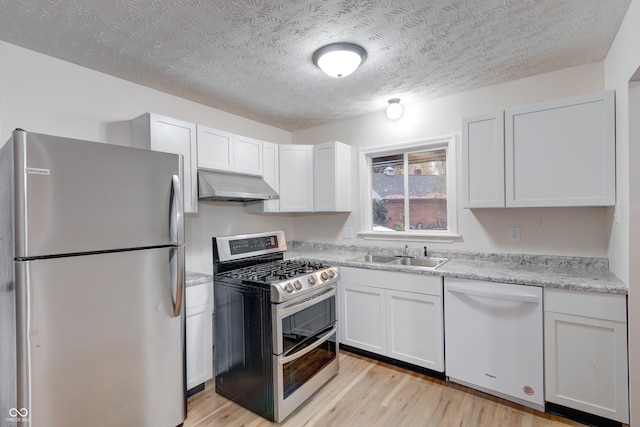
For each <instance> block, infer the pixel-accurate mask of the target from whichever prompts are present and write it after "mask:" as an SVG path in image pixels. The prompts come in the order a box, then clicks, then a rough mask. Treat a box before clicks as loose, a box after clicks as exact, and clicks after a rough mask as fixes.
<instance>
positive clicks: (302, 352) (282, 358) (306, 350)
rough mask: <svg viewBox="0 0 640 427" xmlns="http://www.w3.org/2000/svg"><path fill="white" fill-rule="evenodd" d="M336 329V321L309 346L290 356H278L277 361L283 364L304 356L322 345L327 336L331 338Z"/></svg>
mask: <svg viewBox="0 0 640 427" xmlns="http://www.w3.org/2000/svg"><path fill="white" fill-rule="evenodd" d="M337 331H338V324H337V323H336V324H335V325H333V328H331V329H330V330H329V332H327V333H326V334H324V335H323V336H322V337H321V338H319V339H318V340H317V341H316V342H314V343H313V344H311V345H310V346H309V347H305V348H304V349H303V350H300V351H299V352H297V353H294V354H292V355H290V356H286V357H285V356H280V357H279V358H278V359H279V363H280V364H281V365H284V364H286V363H289V362H291V361H293V360H296V359H299V358H301V357H302V356H304V355H305V354H307V353H309V352H311V351H313V350H315V349H316V348H318V347H320V345H322V344H323V343H324V342H326V341H327V340H328V339H329V338H331V336H332V335H334V334H335V333H336V332H337Z"/></svg>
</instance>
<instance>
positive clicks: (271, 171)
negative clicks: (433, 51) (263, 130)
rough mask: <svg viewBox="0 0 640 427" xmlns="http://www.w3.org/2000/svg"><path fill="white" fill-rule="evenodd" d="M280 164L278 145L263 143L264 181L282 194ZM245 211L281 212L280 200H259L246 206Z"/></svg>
mask: <svg viewBox="0 0 640 427" xmlns="http://www.w3.org/2000/svg"><path fill="white" fill-rule="evenodd" d="M279 164H280V158H279V151H278V144H272V143H270V142H263V143H262V169H263V170H262V172H263V173H262V179H264V182H266V183H267V184H269V186H270V187H271V188H273V189H274V190H275V191H276V193H278V194H280V169H279V167H278V165H279ZM244 210H245V211H246V212H250V213H272V212H280V200H278V199H275V200H259V201H252V202H247V203H245V204H244Z"/></svg>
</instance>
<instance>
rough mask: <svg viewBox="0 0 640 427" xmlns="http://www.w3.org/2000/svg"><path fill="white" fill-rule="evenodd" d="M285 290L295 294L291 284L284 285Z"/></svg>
mask: <svg viewBox="0 0 640 427" xmlns="http://www.w3.org/2000/svg"><path fill="white" fill-rule="evenodd" d="M284 290H285V291H287V292H288V293H291V292H293V286H292V285H291V282H289V283H287V284H286V285H284Z"/></svg>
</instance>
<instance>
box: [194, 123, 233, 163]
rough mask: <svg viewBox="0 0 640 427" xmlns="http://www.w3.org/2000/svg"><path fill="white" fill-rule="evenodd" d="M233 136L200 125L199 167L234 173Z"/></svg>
mask: <svg viewBox="0 0 640 427" xmlns="http://www.w3.org/2000/svg"><path fill="white" fill-rule="evenodd" d="M233 154H234V150H233V134H232V133H229V132H224V131H221V130H218V129H213V128H210V127H206V126H202V125H198V167H199V168H203V169H214V170H219V171H228V172H233Z"/></svg>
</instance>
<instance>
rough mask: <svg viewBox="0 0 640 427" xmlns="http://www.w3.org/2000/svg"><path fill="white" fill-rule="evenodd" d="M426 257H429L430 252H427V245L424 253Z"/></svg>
mask: <svg viewBox="0 0 640 427" xmlns="http://www.w3.org/2000/svg"><path fill="white" fill-rule="evenodd" d="M423 255H424V257H425V258H429V254H428V253H427V247H426V246H425V247H424V253H423Z"/></svg>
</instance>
